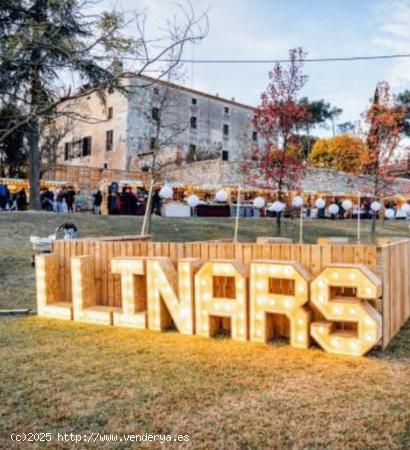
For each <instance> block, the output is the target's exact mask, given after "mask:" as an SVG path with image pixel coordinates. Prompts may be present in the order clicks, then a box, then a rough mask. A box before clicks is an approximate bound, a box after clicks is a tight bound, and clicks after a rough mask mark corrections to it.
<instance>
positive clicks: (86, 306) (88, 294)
mask: <svg viewBox="0 0 410 450" xmlns="http://www.w3.org/2000/svg"><path fill="white" fill-rule="evenodd" d="M92 262H93V259H92V256H76V257H74V258H71V282H72V295H73V311H74V320H76V321H78V322H88V323H96V324H101V325H112V314H113V312H114V311H118V310H119V308H114V307H111V306H100V305H98V304H97V299H96V297H95V289H94V277H93V272H92Z"/></svg>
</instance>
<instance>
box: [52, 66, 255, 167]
mask: <svg viewBox="0 0 410 450" xmlns="http://www.w3.org/2000/svg"><path fill="white" fill-rule="evenodd" d="M121 82H122V85H123V86H124V88H125V89H126V92H125V93H123V92H119V91H115V92H112V93H109V94H108V95H107V101H106V104H105V105H104V104H102V102H101V100H100V98H99V97H98V96H97V94H91V95H89V96H86V97H81V98H79V99H77V100H75V101H73V100H70V101H65V102H64V101H63V102H62V103H61V104H60V106H59V107H60V110H62V111H64V112H65V113H66V114H65V115H64V118H61V119H60V120H59V123H58V127H59V128H60V129H63V134H64V138H63V139H62V140H61V143H60V145H59V151H58V159H57V163H59V164H67V165H80V166H86V167H96V168H102V169H104V168H106V169H116V170H133V169H140V168H143V167H144V165H146V161H147V158H149V155H150V154H152V150H153V149H154V148H156V145H157V147H158V146H159V141H161V145H162V146H163V149H162V150H163V151H162V155H161V157H162V158H163V159H167V158H170V159H172V160H175V159H176V158H177V159H178V158H179V159H180V161H188V162H191V161H199V160H204V159H221V160H229V161H235V160H238V159H239V157H240V155H241V154H242V153H243V152H244V151H246V150H247V149H249V148H250V147H251V146H254V145H257V143H258V135H257V133H256V132H255V131H254V130H253V129H252V117H253V112H254V109H253V108H252V107H251V106H248V105H244V104H241V103H238V102H236V101H235V100H234V99H231V100H228V99H225V98H222V97H219V95H218V94H216V95H210V94H207V93H205V92H201V91H198V90H195V89H191V88H187V87H184V86H180V85H177V84H173V83H169V82H166V81H157V80H155V79H153V78H150V77H146V76H135V75H133V74H130V73H124V74H123V75H122V77H121ZM159 120H160V125H161V126H160V130H159V132H158V123H159Z"/></svg>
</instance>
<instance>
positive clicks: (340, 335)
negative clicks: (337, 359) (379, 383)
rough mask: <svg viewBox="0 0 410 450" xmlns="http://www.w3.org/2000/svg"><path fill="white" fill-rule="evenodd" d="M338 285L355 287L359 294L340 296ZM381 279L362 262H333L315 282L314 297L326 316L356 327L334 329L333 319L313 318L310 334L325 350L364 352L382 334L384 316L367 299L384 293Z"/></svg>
mask: <svg viewBox="0 0 410 450" xmlns="http://www.w3.org/2000/svg"><path fill="white" fill-rule="evenodd" d="M337 288H339V289H340V288H355V289H356V292H357V294H356V296H353V295H351V296H350V297H346V296H340V295H338V294H337V293H336V294H334V293H333V292H337V291H335V290H336V289H337ZM381 288H382V283H381V281H380V279H379V278H378V277H377V276H376V275H375V274H374V273H373V272H371V271H370V269H369V268H368V267H367V266H365V265H362V264H357V265H354V264H352V265H349V264H332V265H330V266H329V267H327V268H326V269H324V270H323V271H322V273H321V274H320V275H319V276H318V277H317V278H316V279H315V280H314V281H313V282H312V286H311V301H312V303H313V304H314V305H315V306H316V307H317V308H318V309H319V311H320V312H321V313H322V314H323V316H324V317H325V319H326V320H329V321H336V322H353V323H356V324H357V332H355V331H354V330H336V331H334V332H332V330H334V323H333V322H314V323H312V325H311V335H312V337H313V338H314V339H315V341H316V342H317V343H318V344H319V345H320V346H321V347H322V348H324V349H325V350H326V351H328V352H331V353H339V354H342V355H355V356H359V355H364V354H365V353H367V352H368V351H369V350H370V349H371V348H372V347H374V346H375V345H376V344H377V343H378V342H379V340H380V339H381V337H382V318H381V315H380V314H379V313H378V312H377V311H376V310H375V309H374V308H373V306H372V305H371V304H370V303H369V302H368V301H367V300H364V299H373V300H376V299H378V298H379V297H380V295H381Z"/></svg>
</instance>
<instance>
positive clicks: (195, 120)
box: [191, 117, 197, 128]
mask: <svg viewBox="0 0 410 450" xmlns="http://www.w3.org/2000/svg"><path fill="white" fill-rule="evenodd" d="M196 127H197V119H196V117H191V128H196Z"/></svg>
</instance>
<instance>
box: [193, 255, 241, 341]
mask: <svg viewBox="0 0 410 450" xmlns="http://www.w3.org/2000/svg"><path fill="white" fill-rule="evenodd" d="M214 277H224V279H225V280H226V279H227V278H230V279H231V280H232V279H233V280H232V281H233V286H232V288H233V289H232V292H230V294H231V295H230V296H229V297H227V296H226V294H225V297H220V296H219V294H218V292H215V286H216V282H217V280H215V278H214ZM215 294H216V295H215ZM246 301H247V272H246V269H245V267H244V266H243V265H242V264H241V263H238V262H234V261H217V262H207V263H205V264H204V265H203V266H202V267H201V269H199V271H198V273H197V274H196V275H195V314H196V316H195V321H196V334H198V335H200V336H213V335H214V334H215V333H216V331H217V329H218V325H217V320H215V318H216V317H227V318H230V320H231V336H232V339H235V340H239V341H245V340H246V339H247V321H248V308H247V304H246Z"/></svg>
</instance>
